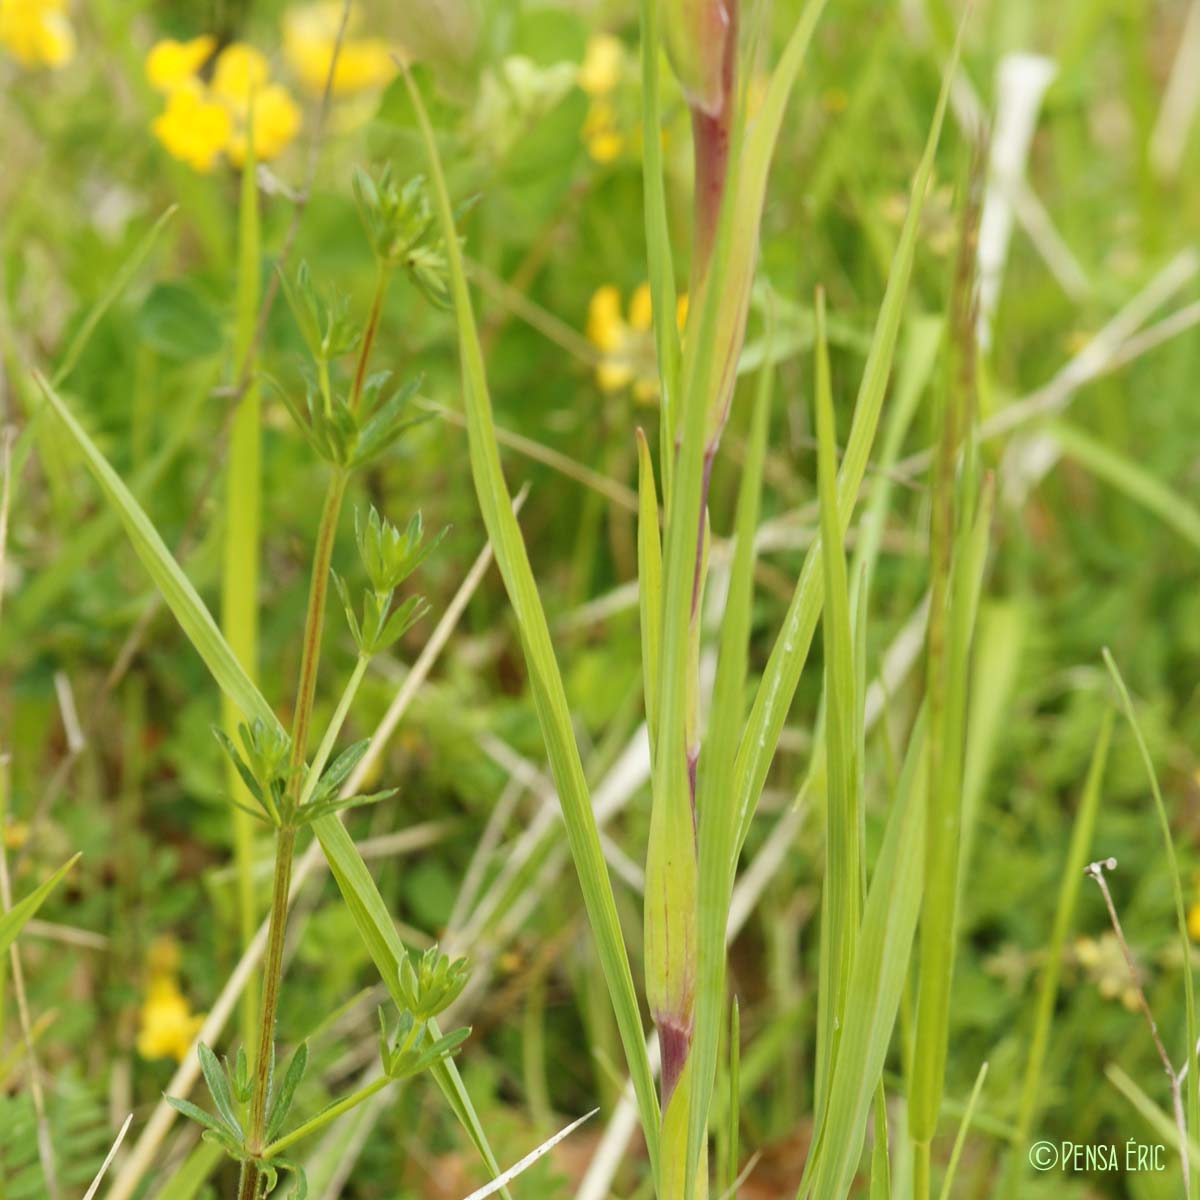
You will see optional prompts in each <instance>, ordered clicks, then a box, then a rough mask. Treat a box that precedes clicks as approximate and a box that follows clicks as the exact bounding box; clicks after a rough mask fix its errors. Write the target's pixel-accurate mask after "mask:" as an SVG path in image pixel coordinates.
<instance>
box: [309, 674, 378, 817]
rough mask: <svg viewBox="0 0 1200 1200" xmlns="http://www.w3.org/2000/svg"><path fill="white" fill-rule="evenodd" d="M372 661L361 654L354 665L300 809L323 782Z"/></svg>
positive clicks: (316, 758) (326, 734)
mask: <svg viewBox="0 0 1200 1200" xmlns="http://www.w3.org/2000/svg"><path fill="white" fill-rule="evenodd" d="M370 661H371V659H370V657H369V656H368V655H365V654H360V655H359V658H358V661H357V662H356V663H355V664H354V672H353V674H352V675H351V676H350V681H349V682H348V683H347V684H346V688H345V690H344V691H343V692H342V698H341V699H340V700H339V701H338V706H337V708H336V709H335V710H334V713H333V717H332V719H331V720H330V722H329V726H328V728H327V729H326V730H325V736H324V737H323V738H322V739H321V745H320V746H319V747H318V748H317V754H316V757H315V758H314V759H313V760H312V763H311V765H310V766H309V768H308V774H307V775H306V776H305V777H304V788H303V790H302V791H301V792H300V804H299V807H300V808H303V807H304V806H305V805H306V804H307V803H308V802H309V800H311V799H312V794H313V792H315V791H316V790H317V784H318V783H320V781H321V772H322V771H323V770H324V769H325V764H326V763H327V762H328V761H329V756H330V755H331V754H332V753H333V744H334V742H336V741H337V736H338V734H339V733H341V731H342V726H343V725H344V724H345V723H346V714H347V713H348V712H349V711H350V705H351V704H352V703H353V702H354V697H355V696H356V695H357V694H358V689H359V686H360V685H361V683H362V681H363V676H364V675H365V674H366V673H367V665H368V663H370Z"/></svg>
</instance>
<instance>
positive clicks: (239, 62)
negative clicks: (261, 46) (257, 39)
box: [212, 42, 270, 107]
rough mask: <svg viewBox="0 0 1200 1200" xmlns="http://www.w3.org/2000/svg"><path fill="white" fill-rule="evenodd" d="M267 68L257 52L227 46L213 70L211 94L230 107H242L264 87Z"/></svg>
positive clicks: (240, 44) (240, 45) (239, 45)
mask: <svg viewBox="0 0 1200 1200" xmlns="http://www.w3.org/2000/svg"><path fill="white" fill-rule="evenodd" d="M269 76H270V68H269V67H268V66H267V60H266V58H265V56H264V55H263V54H262V52H261V51H259V50H255V48H254V47H253V46H247V45H246V43H245V42H231V43H230V44H229V45H228V46H226V47H225V49H224V50H222V51H221V54H220V57H219V58H218V59H217V65H216V67H215V68H214V69H213V78H212V90H213V94H214V95H215V96H216V97H218V99H220V100H224V101H225V103H226V104H228V105H229V106H230V107H235V106H238V105H240V106H242V107H245V106H246V105H247V104H249V103H250V97H251V95H252V94H253V93H254V92H257V91H259V90H260V89H261V88H263V87H265V86H266V83H267V79H268V77H269Z"/></svg>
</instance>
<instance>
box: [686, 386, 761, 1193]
mask: <svg viewBox="0 0 1200 1200" xmlns="http://www.w3.org/2000/svg"><path fill="white" fill-rule="evenodd" d="M774 377H775V371H774V368H773V367H772V366H770V365H765V366H764V367H763V368H762V369H761V371H760V372H759V379H758V389H757V392H756V394H755V399H754V411H753V414H752V417H751V423H750V436H749V439H748V440H747V443H746V456H745V460H744V461H743V463H742V479H741V486H740V488H739V491H738V501H737V515H736V518H735V521H736V523H735V526H734V539H735V540H734V551H733V560H732V562H731V563H730V567H729V591H728V595H727V596H726V600H725V616H724V620H723V622H722V625H721V644H720V650H719V656H718V659H717V678H716V682H715V684H714V687H713V701H712V711H711V714H710V716H709V729H710V731H711V732H710V734H709V737H708V740H707V741H706V743H705V746H704V750H703V752H702V754H701V770H700V775H699V778H700V794H699V797H698V800H697V809H698V822H699V828H698V839H699V850H700V876H699V922H698V937H697V948H698V953H699V964H698V965H699V971H698V975H697V980H696V1017H695V1030H694V1033H693V1040H692V1050H691V1054H692V1058H693V1069H692V1089H693V1090H692V1106H691V1121H690V1125H689V1137H688V1159H689V1161H690V1162H693V1163H695V1162H698V1161H699V1156H700V1143H701V1139H702V1138H703V1137H704V1133H705V1129H706V1127H707V1121H708V1109H709V1103H710V1100H711V1096H712V1089H713V1079H714V1077H715V1072H716V1062H717V1052H718V1045H719V1042H720V1021H721V1013H722V1011H723V1010H724V1006H725V929H726V925H727V923H728V918H729V901H730V895H731V892H732V889H733V879H734V875H735V873H736V869H737V855H736V853H735V847H734V837H735V835H736V832H737V812H736V810H735V808H734V796H735V790H734V787H733V761H734V757H735V754H736V750H737V745H736V730H737V729H739V728H740V727H741V723H742V718H743V714H744V705H745V690H746V671H747V660H748V656H749V639H750V618H751V609H752V603H753V598H754V561H755V548H754V531H755V529H757V527H758V516H759V511H760V508H761V499H762V480H763V468H764V464H765V461H766V450H767V432H768V430H769V428H770V416H771V399H772V394H773V384H774ZM735 1011H736V1003H735ZM735 1100H736V1098H735ZM734 1107H735V1108H736V1103H735V1105H734ZM733 1170H734V1173H736V1166H735V1167H734V1168H733Z"/></svg>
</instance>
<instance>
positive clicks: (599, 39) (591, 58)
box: [576, 33, 624, 97]
mask: <svg viewBox="0 0 1200 1200" xmlns="http://www.w3.org/2000/svg"><path fill="white" fill-rule="evenodd" d="M623 60H624V47H623V46H622V45H621V39H620V38H616V37H613V35H612V34H611V33H598V34H595V35H594V36H592V37H590V38H588V42H587V49H586V50H585V51H584V55H583V62H582V63H581V64H580V66H579V74H578V76H577V77H576V79H577V82H578V84H579V86H580V88H582V89H583V91H585V92H586V93H587V94H588V95H589V96H593V97H595V96H607V95H608V94H609V93H610V92H612V91H614V90H615V89H616V86H617V84H618V83H619V82H620V81H621V64H622V62H623Z"/></svg>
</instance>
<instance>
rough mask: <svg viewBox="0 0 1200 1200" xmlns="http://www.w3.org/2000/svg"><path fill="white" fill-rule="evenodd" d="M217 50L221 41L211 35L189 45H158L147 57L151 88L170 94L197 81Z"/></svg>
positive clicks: (170, 42) (171, 40) (165, 41)
mask: <svg viewBox="0 0 1200 1200" xmlns="http://www.w3.org/2000/svg"><path fill="white" fill-rule="evenodd" d="M216 48H217V39H216V38H215V37H211V36H210V35H208V34H205V35H204V36H203V37H195V38H190V39H189V40H188V41H186V42H177V41H176V40H175V39H174V38H164V39H163V40H162V41H160V42H155V44H154V45H153V46H152V47H151V49H150V53H149V54H148V55H147V56H146V78H147V79H148V80H149V81H150V86H151V87H153V88H155V89H157V90H158V91H160V92H168V93H169V92H171V91H173V90H174V89H175V88H177V87H180V86H181V85H182V84H185V83H187V82H188V80H190V79H193V78H195V75H196V72H197V71H199V70H200V68H201V67H202V66H204V64H205V63H206V62H208V60H209V58H210V57H211V56H212V52H213V51H214V50H215V49H216Z"/></svg>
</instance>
